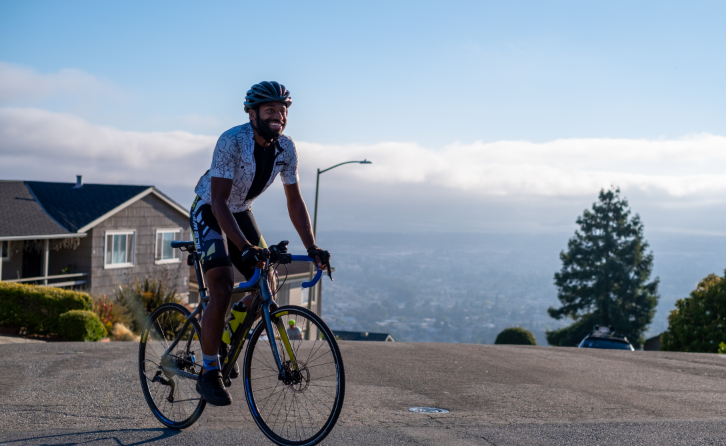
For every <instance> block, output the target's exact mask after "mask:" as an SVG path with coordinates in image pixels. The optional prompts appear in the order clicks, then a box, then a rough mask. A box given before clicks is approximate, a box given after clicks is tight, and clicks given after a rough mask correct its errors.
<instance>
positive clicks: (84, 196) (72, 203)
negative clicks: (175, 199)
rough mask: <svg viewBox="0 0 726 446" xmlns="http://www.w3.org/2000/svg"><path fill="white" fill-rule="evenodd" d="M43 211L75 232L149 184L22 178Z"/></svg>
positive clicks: (135, 194) (137, 193)
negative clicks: (78, 182) (85, 182)
mask: <svg viewBox="0 0 726 446" xmlns="http://www.w3.org/2000/svg"><path fill="white" fill-rule="evenodd" d="M25 183H26V184H27V185H28V188H29V189H30V190H31V191H32V193H33V194H34V195H35V196H36V197H37V199H38V201H40V203H41V204H42V206H43V207H44V208H45V210H46V212H47V213H48V214H49V215H50V216H51V217H53V218H54V219H55V220H56V221H57V222H58V223H60V224H61V225H63V226H64V227H65V228H66V229H68V231H70V232H77V231H78V230H79V229H80V228H82V227H84V226H86V225H87V224H89V223H91V222H92V221H94V220H96V219H97V218H99V217H101V216H102V215H104V214H106V213H107V212H109V211H111V210H113V209H114V208H116V207H118V206H120V205H122V204H124V203H125V202H127V201H129V200H130V199H132V198H134V197H135V196H137V195H139V194H140V193H141V192H143V191H145V190H147V189H149V188H150V187H151V186H125V185H116V184H84V185H83V187H80V188H78V189H74V186H75V185H76V184H75V183H48V182H45V181H26V182H25Z"/></svg>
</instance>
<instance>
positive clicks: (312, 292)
mask: <svg viewBox="0 0 726 446" xmlns="http://www.w3.org/2000/svg"><path fill="white" fill-rule="evenodd" d="M353 163H355V164H372V163H371V162H370V161H368V160H367V159H364V160H363V161H346V162H344V163H340V164H336V165H335V166H332V167H328V168H327V169H323V170H320V169H318V178H317V179H316V180H315V213H314V214H313V238H314V239H316V241H317V236H318V235H317V229H318V191H319V190H320V174H321V173H325V172H327V171H329V170H332V169H335V168H336V167H338V166H342V165H343V164H353ZM314 276H315V266H314V265H311V266H310V280H312V278H313V277H314ZM318 286H320V285H319V284H318V285H315V286H314V287H312V288H308V310H311V311H312V304H313V296H314V295H316V294H317V291H318ZM318 305H320V302H318ZM305 339H310V321H308V324H307V327H306V330H305Z"/></svg>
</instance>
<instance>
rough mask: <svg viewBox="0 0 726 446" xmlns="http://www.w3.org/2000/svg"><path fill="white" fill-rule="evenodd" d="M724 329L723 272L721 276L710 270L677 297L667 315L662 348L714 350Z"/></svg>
mask: <svg viewBox="0 0 726 446" xmlns="http://www.w3.org/2000/svg"><path fill="white" fill-rule="evenodd" d="M724 330H726V272H724V277H719V276H717V275H715V274H709V275H708V276H707V277H705V278H704V279H703V280H701V281H700V282H699V283H698V285H697V286H696V289H695V290H693V291H691V296H690V297H686V298H685V299H678V300H677V301H676V308H675V310H673V311H671V313H670V315H669V316H668V331H666V332H665V333H663V334H662V335H661V337H660V339H661V347H660V349H661V350H665V351H679V352H703V353H717V352H718V350H719V345H720V343H721V341H723V339H724Z"/></svg>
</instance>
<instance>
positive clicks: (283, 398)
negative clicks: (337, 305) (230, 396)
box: [244, 306, 345, 445]
mask: <svg viewBox="0 0 726 446" xmlns="http://www.w3.org/2000/svg"><path fill="white" fill-rule="evenodd" d="M272 318H273V324H274V321H275V320H277V319H278V318H279V320H280V321H281V322H282V323H283V324H284V326H285V327H288V326H289V325H288V324H289V321H294V322H295V324H294V325H295V327H298V328H299V329H300V330H301V332H302V336H296V333H297V332H295V331H294V330H292V331H289V330H286V333H291V335H290V336H289V338H290V344H291V347H292V351H293V353H294V355H295V358H296V359H295V360H291V359H290V357H289V355H288V352H287V349H286V348H285V346H284V345H283V343H282V341H281V339H280V333H279V331H278V328H277V326H275V327H274V331H275V333H274V334H273V337H274V340H275V342H276V343H277V350H278V352H279V353H280V359H281V360H282V362H283V365H284V366H285V367H286V368H287V369H288V370H289V371H290V373H291V375H292V377H293V379H292V380H290V381H289V382H283V381H281V380H279V379H278V369H277V365H276V363H275V360H274V358H273V357H272V351H271V349H270V344H269V340H268V339H269V336H268V335H267V333H266V330H265V324H264V322H262V323H259V324H258V325H257V327H255V329H254V331H253V333H252V337H251V339H250V342H249V345H248V346H247V352H246V353H245V361H244V383H245V391H246V396H247V404H248V405H249V408H250V412H252V416H253V418H254V419H255V422H256V423H257V425H258V426H259V427H260V429H262V432H264V433H265V435H267V437H268V438H269V439H270V440H272V441H274V442H275V443H277V444H279V445H313V444H317V443H318V442H320V441H322V440H323V438H325V436H326V435H328V433H330V431H331V430H332V429H333V426H335V422H336V421H337V420H338V416H339V415H340V412H341V410H342V408H343V396H344V394H345V373H344V370H343V358H342V357H341V355H340V350H339V349H338V344H337V343H336V342H335V338H334V336H333V333H332V332H331V331H330V329H329V328H328V326H327V325H325V323H324V322H323V321H322V319H320V318H319V317H318V316H317V315H316V314H315V313H313V312H311V311H309V310H307V309H305V308H301V307H295V306H285V307H280V308H279V309H278V310H276V311H275V312H274V313H272ZM306 335H308V336H306ZM306 337H308V338H309V340H305V338H306Z"/></svg>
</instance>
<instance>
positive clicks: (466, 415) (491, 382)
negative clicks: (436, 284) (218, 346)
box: [0, 342, 726, 446]
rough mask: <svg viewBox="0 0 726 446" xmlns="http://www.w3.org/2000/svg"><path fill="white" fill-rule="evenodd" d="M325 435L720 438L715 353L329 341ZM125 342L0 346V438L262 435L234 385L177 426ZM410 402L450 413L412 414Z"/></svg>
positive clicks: (446, 439) (724, 395)
mask: <svg viewBox="0 0 726 446" xmlns="http://www.w3.org/2000/svg"><path fill="white" fill-rule="evenodd" d="M340 345H341V349H342V351H343V358H344V361H345V367H346V378H347V381H346V383H347V391H346V396H345V406H344V409H343V414H342V415H341V418H340V420H339V421H338V425H337V427H336V428H335V429H334V431H333V432H332V433H331V434H330V436H329V437H328V438H327V439H326V440H325V441H324V442H323V444H328V445H336V444H345V445H490V444H491V445H536V444H545V445H583V444H584V445H603V446H604V445H664V444H679V445H680V444H682V445H701V444H704V445H705V444H726V412H725V411H726V355H707V354H688V353H664V352H625V351H603V350H581V349H574V348H551V347H514V346H491V345H466V344H424V343H366V342H341V343H340ZM136 353H137V345H136V344H134V343H95V344H91V343H87V344H84V343H47V344H8V345H0V402H1V403H2V404H1V405H0V445H5V444H6V445H21V444H22V445H25V444H30V445H75V444H84V445H85V444H91V445H114V446H118V445H142V444H143V445H151V446H156V445H198V444H205V445H207V444H208V445H215V446H217V445H233V444H234V445H264V444H271V443H269V442H268V441H267V440H266V439H265V437H264V436H263V435H262V434H261V433H260V432H259V430H258V429H257V427H256V426H255V425H254V423H253V422H252V421H251V418H250V416H249V413H248V409H247V405H246V404H245V402H244V399H243V396H242V392H241V390H242V388H241V386H239V385H233V386H232V388H231V390H232V394H233V397H234V398H235V402H234V403H233V405H232V406H230V407H226V408H217V407H211V406H208V407H207V409H206V410H205V412H204V414H203V415H202V417H201V418H200V420H199V421H198V422H197V423H196V424H195V425H194V426H192V427H191V428H189V429H186V430H184V431H182V432H178V431H173V430H168V429H164V428H162V427H161V425H160V424H159V423H158V422H157V421H156V420H155V419H154V418H153V416H152V415H151V413H150V411H149V409H148V408H147V406H146V403H145V401H144V398H143V396H142V394H141V390H140V386H139V378H138V372H137V364H136ZM413 406H434V407H441V408H445V409H448V410H450V411H451V412H450V413H448V414H443V415H424V414H415V413H411V412H409V411H408V408H409V407H413Z"/></svg>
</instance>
